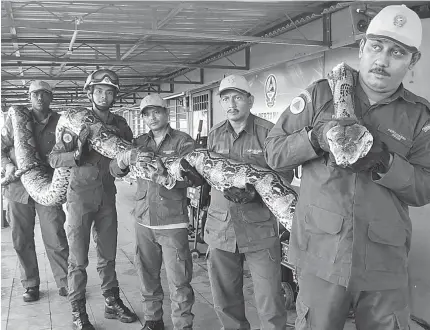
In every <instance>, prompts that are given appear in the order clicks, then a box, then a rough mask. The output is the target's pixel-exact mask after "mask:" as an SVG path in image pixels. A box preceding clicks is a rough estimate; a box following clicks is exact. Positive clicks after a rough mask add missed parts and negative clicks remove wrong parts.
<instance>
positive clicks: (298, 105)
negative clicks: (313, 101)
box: [290, 96, 306, 115]
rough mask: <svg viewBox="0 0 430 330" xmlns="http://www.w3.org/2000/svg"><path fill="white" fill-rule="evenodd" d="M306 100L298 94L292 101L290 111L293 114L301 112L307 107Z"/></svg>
mask: <svg viewBox="0 0 430 330" xmlns="http://www.w3.org/2000/svg"><path fill="white" fill-rule="evenodd" d="M305 106H306V101H305V99H304V98H303V97H301V96H297V97H295V98H293V100H292V101H291V103H290V111H291V113H292V114H295V115H297V114H299V113H300V112H302V111H303V110H304V109H305Z"/></svg>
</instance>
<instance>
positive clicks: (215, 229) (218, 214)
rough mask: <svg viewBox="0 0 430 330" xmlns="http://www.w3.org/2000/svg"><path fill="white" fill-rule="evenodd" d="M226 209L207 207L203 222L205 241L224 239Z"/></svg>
mask: <svg viewBox="0 0 430 330" xmlns="http://www.w3.org/2000/svg"><path fill="white" fill-rule="evenodd" d="M226 220H227V210H219V209H216V208H213V207H212V208H211V207H209V210H208V215H207V218H206V224H205V241H206V242H211V241H214V242H215V241H217V240H221V241H226V233H225V232H226V229H227V226H228V223H227V222H226Z"/></svg>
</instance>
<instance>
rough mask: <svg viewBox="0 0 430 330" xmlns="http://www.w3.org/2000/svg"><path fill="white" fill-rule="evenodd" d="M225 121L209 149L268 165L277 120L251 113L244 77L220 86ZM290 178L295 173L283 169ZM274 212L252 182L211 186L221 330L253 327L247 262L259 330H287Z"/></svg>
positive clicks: (209, 224) (208, 233)
mask: <svg viewBox="0 0 430 330" xmlns="http://www.w3.org/2000/svg"><path fill="white" fill-rule="evenodd" d="M219 96H220V104H221V107H222V109H223V110H224V111H225V114H226V116H227V119H226V120H224V121H222V122H220V123H219V124H217V125H215V126H214V127H213V128H212V129H211V131H210V132H209V135H208V150H209V151H213V152H216V153H218V154H221V155H224V156H225V157H227V158H230V159H233V160H237V161H240V162H244V163H248V164H254V165H259V166H261V167H265V168H268V166H267V163H266V160H265V159H264V152H263V148H264V141H265V139H266V137H267V134H268V133H269V131H270V129H271V128H272V127H273V124H272V123H271V122H269V121H267V120H265V119H263V118H259V117H256V116H255V115H253V114H252V113H251V108H252V107H253V105H254V97H253V96H252V95H251V88H250V86H249V83H248V81H247V80H246V79H245V77H243V76H239V75H231V76H228V77H225V78H224V79H223V80H222V81H221V83H220V86H219ZM284 174H285V176H286V177H287V178H288V180H289V181H290V182H291V180H292V178H293V172H292V171H287V172H285V173H284ZM277 228H278V226H277V224H276V218H275V216H274V215H273V214H272V213H271V212H270V210H269V209H268V208H267V206H266V205H265V204H264V203H263V202H262V200H261V198H260V196H259V195H258V193H257V191H256V190H255V188H254V186H253V185H250V184H248V185H246V188H245V189H239V188H236V187H231V188H229V189H225V190H224V191H223V192H221V191H218V190H215V189H213V190H212V192H211V203H210V206H209V210H208V216H207V220H206V225H205V236H204V237H205V241H206V243H208V245H209V249H208V274H209V279H210V282H211V290H212V295H213V300H214V308H215V311H216V313H217V315H218V319H219V320H220V322H221V324H222V329H250V324H249V322H248V320H247V318H246V315H245V298H244V296H243V277H244V261H245V260H246V263H247V264H248V267H249V270H250V272H251V276H252V281H253V284H254V296H255V302H256V307H257V312H258V316H259V318H260V324H261V326H260V328H261V329H264V330H269V329H273V330H275V329H276V330H283V329H286V323H287V311H286V309H285V307H284V299H283V297H282V293H281V292H282V287H281V246H280V242H279V238H278V234H277Z"/></svg>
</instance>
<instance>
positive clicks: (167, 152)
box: [163, 150, 175, 155]
mask: <svg viewBox="0 0 430 330" xmlns="http://www.w3.org/2000/svg"><path fill="white" fill-rule="evenodd" d="M174 152H175V150H164V151H163V153H164V154H166V155H171V154H173V153H174Z"/></svg>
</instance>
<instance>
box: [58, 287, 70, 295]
mask: <svg viewBox="0 0 430 330" xmlns="http://www.w3.org/2000/svg"><path fill="white" fill-rule="evenodd" d="M58 294H59V295H60V296H61V297H67V295H68V294H69V290H68V289H67V287H65V286H62V287H61V288H59V289H58Z"/></svg>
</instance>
